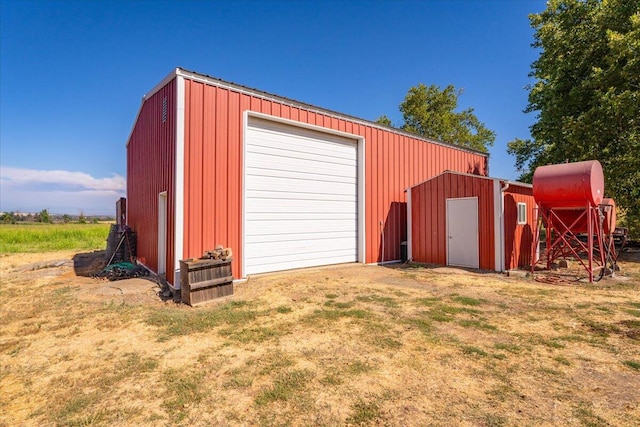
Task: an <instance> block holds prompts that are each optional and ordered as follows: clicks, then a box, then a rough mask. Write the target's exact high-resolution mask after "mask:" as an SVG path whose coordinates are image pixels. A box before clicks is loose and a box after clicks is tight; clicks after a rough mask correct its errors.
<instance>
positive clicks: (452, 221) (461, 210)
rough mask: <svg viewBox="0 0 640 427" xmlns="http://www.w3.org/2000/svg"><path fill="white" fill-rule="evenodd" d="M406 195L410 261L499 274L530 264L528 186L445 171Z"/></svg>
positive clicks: (530, 202)
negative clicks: (477, 269)
mask: <svg viewBox="0 0 640 427" xmlns="http://www.w3.org/2000/svg"><path fill="white" fill-rule="evenodd" d="M407 194H408V197H407V198H408V208H407V227H408V230H409V232H408V240H407V255H408V257H409V259H411V260H413V261H416V262H424V263H433V264H442V265H455V266H461V267H471V268H480V269H485V270H495V271H505V270H510V269H515V268H518V267H525V266H527V267H528V266H529V265H530V263H531V244H532V240H533V229H534V228H533V227H534V223H535V217H534V208H535V200H534V198H533V188H532V186H531V185H530V184H525V183H522V182H512V181H506V180H501V179H497V178H489V177H485V176H477V175H471V174H466V173H460V172H454V171H445V172H443V173H441V174H440V175H438V176H436V177H434V178H430V179H428V180H426V181H424V182H421V183H420V184H417V185H414V186H413V187H411V188H409V189H408V190H407Z"/></svg>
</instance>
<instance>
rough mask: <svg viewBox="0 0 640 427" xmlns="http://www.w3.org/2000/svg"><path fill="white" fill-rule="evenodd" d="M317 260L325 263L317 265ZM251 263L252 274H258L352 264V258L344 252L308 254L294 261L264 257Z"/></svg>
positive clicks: (348, 253)
mask: <svg viewBox="0 0 640 427" xmlns="http://www.w3.org/2000/svg"><path fill="white" fill-rule="evenodd" d="M318 258H321V259H323V260H325V262H324V263H323V264H318V261H317V260H318ZM252 261H253V264H252V274H258V273H267V272H271V271H280V270H291V269H294V268H306V267H317V266H318V265H329V264H341V263H346V262H353V256H352V254H351V253H350V252H349V251H345V252H344V253H331V254H328V253H317V254H309V255H308V256H307V257H304V256H299V257H296V258H295V259H287V258H284V257H278V258H277V259H268V257H264V258H262V259H255V260H252Z"/></svg>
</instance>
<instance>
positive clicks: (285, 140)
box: [244, 117, 358, 275]
mask: <svg viewBox="0 0 640 427" xmlns="http://www.w3.org/2000/svg"><path fill="white" fill-rule="evenodd" d="M245 144H246V147H245V240H244V242H245V244H244V259H245V275H246V274H255V273H263V272H267V271H278V270H286V269H291V268H301V267H311V266H318V265H327V264H337V263H343V262H355V261H357V256H358V254H357V247H358V246H357V241H358V235H357V230H358V218H357V214H358V200H357V194H358V188H357V182H358V167H357V158H358V156H357V142H356V141H355V140H352V139H348V138H344V137H342V136H337V135H333V134H326V133H322V132H316V131H314V130H310V129H305V128H300V127H297V126H289V125H286V124H283V123H278V122H273V121H269V120H263V119H258V118H254V117H250V118H249V123H248V127H247V134H246V137H245Z"/></svg>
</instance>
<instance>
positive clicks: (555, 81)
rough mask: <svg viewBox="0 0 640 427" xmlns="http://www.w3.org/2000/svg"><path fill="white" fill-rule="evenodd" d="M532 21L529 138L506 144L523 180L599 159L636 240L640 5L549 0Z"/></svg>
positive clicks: (630, 0)
mask: <svg viewBox="0 0 640 427" xmlns="http://www.w3.org/2000/svg"><path fill="white" fill-rule="evenodd" d="M529 19H530V21H531V26H532V27H533V28H534V30H535V34H534V42H533V47H535V48H537V49H539V50H540V56H539V58H538V59H537V60H536V61H534V62H533V64H532V65H531V73H530V76H531V77H533V78H534V79H535V82H534V83H533V84H532V85H531V86H530V87H529V103H528V106H527V108H526V110H525V112H528V113H535V114H536V119H537V120H536V123H535V124H534V125H533V126H531V139H526V140H523V139H515V140H513V141H511V142H509V144H508V152H509V153H510V154H512V155H514V156H515V157H516V167H517V168H518V169H519V170H520V171H521V173H522V175H521V179H522V180H526V181H530V180H531V178H532V175H533V172H534V170H535V168H536V167H537V166H541V165H545V164H553V163H561V162H565V161H570V162H574V161H581V160H590V159H598V160H599V161H600V162H601V163H602V166H603V169H604V172H605V179H606V183H605V192H606V193H607V195H609V196H611V197H613V198H614V199H615V200H616V204H617V205H618V206H620V207H621V208H623V209H625V210H626V213H627V215H626V218H627V221H628V223H629V224H630V225H633V224H636V225H635V226H633V228H635V232H636V233H637V234H638V233H639V232H640V0H550V1H549V2H548V3H547V8H546V10H544V11H543V12H542V13H539V14H533V15H531V16H530V17H529ZM636 227H637V228H636Z"/></svg>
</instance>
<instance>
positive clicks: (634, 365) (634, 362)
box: [622, 360, 640, 371]
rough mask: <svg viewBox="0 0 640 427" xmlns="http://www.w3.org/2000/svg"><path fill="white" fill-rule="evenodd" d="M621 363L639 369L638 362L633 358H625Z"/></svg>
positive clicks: (639, 363) (639, 364)
mask: <svg viewBox="0 0 640 427" xmlns="http://www.w3.org/2000/svg"><path fill="white" fill-rule="evenodd" d="M622 363H624V364H625V365H627V366H628V367H630V368H631V369H635V370H636V371H640V362H636V361H635V360H625V361H624V362H622Z"/></svg>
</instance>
